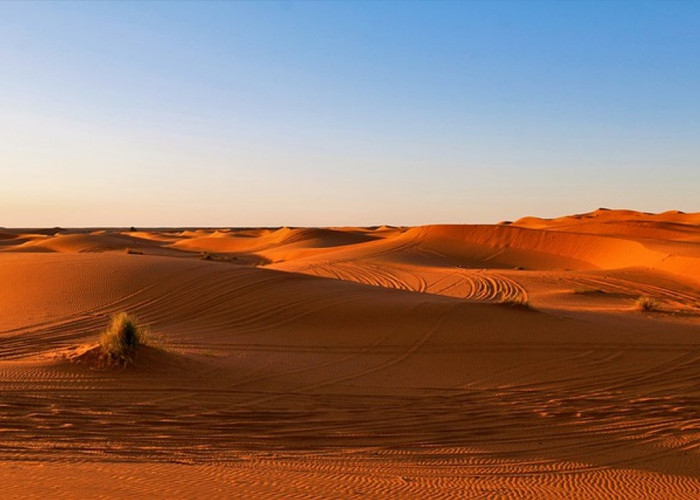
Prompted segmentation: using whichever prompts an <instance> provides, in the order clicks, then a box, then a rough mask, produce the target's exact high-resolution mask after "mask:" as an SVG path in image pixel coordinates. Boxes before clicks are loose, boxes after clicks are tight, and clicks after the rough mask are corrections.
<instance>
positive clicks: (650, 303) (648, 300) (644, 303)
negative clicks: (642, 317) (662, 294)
mask: <svg viewBox="0 0 700 500" xmlns="http://www.w3.org/2000/svg"><path fill="white" fill-rule="evenodd" d="M635 306H636V308H637V311H646V312H649V311H658V310H659V302H658V301H657V300H656V299H654V298H652V297H648V296H644V297H639V298H638V299H637V301H636V302H635Z"/></svg>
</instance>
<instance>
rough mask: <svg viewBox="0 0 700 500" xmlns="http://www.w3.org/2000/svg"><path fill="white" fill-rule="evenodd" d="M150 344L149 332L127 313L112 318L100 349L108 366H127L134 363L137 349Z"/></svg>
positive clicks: (102, 338) (102, 337)
mask: <svg viewBox="0 0 700 500" xmlns="http://www.w3.org/2000/svg"><path fill="white" fill-rule="evenodd" d="M148 342H149V333H148V330H147V329H146V328H145V327H143V326H141V325H140V324H139V323H138V321H137V320H136V318H134V317H133V316H131V315H130V314H127V313H124V312H123V313H119V314H115V315H114V316H112V321H111V322H110V324H109V327H108V328H107V330H106V331H105V332H104V333H103V334H102V336H101V337H100V347H101V348H102V353H103V356H104V357H105V358H106V360H107V362H108V364H111V365H119V366H126V365H130V364H132V363H133V362H134V357H135V354H136V348H137V347H138V346H139V345H145V344H148Z"/></svg>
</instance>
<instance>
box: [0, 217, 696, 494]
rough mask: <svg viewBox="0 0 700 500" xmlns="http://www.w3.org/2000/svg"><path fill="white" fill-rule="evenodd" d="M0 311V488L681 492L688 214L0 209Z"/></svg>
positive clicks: (691, 404) (692, 453) (687, 393)
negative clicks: (135, 343)
mask: <svg viewBox="0 0 700 500" xmlns="http://www.w3.org/2000/svg"><path fill="white" fill-rule="evenodd" d="M640 297H648V298H649V299H650V301H649V303H650V304H651V306H650V308H649V310H643V309H641V308H640V307H639V305H638V299H639V298H640ZM0 304H2V310H1V314H0V461H2V466H1V467H0V485H2V494H1V496H2V497H4V498H12V497H30V498H31V497H34V498H63V497H67V498H77V497H80V498H84V497H85V496H90V497H124V496H130V497H153V496H156V497H168V498H190V497H192V498H210V497H246V498H250V497H276V498H299V497H309V496H311V497H333V498H352V497H370V498H386V497H406V498H428V497H430V498H433V497H434V498H440V497H456V496H462V497H480V498H481V497H483V498H502V497H515V498H518V497H526V498H543V497H554V498H611V497H620V498H625V497H628V498H642V497H645V498H650V497H651V498H698V497H699V496H700V213H693V214H685V213H680V212H666V213H662V214H645V213H638V212H632V211H624V210H605V209H600V210H597V211H595V212H592V213H589V214H581V215H575V216H569V217H562V218H558V219H551V220H548V219H539V218H535V217H526V218H523V219H520V220H517V221H513V222H504V223H501V224H497V225H451V226H448V225H435V226H421V227H410V228H407V227H401V228H399V227H388V226H381V227H372V228H347V227H343V228H287V227H283V228H246V229H240V228H239V229H231V228H218V229H162V228H135V229H134V230H131V229H128V228H127V229H62V228H52V229H48V230H47V229H3V228H0ZM122 311H125V312H129V313H131V314H134V315H136V316H137V317H138V318H139V319H140V320H141V321H142V322H143V323H144V324H146V325H148V327H149V328H150V330H151V332H152V336H153V338H154V341H153V342H152V344H151V345H150V346H142V347H140V348H139V350H138V351H137V355H136V357H135V361H134V364H133V365H130V366H127V367H105V366H102V365H98V364H95V363H94V362H93V361H94V360H93V358H92V357H91V356H90V355H89V354H90V353H91V352H93V350H94V349H95V346H96V343H97V339H98V337H99V334H100V332H101V331H102V330H104V329H105V327H106V326H107V324H108V322H109V318H110V317H111V316H112V315H113V314H115V313H119V312H122Z"/></svg>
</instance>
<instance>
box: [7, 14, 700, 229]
mask: <svg viewBox="0 0 700 500" xmlns="http://www.w3.org/2000/svg"><path fill="white" fill-rule="evenodd" d="M699 24H700V3H698V2H663V3H661V2H634V3H632V2H630V3H626V2H541V1H538V2H534V1H533V2H465V3H460V2H442V3H428V2H384V3H382V2H348V3H341V2H333V3H330V2H329V3H320V2H319V3H305V2H250V3H245V2H241V3H208V2H196V3H195V2H191V3H187V2H178V3H151V2H138V3H118V2H109V3H107V2H105V3H101V2H100V3H81V2H56V3H48V2H46V3H44V2H21V3H20V2H4V3H2V4H0V68H2V69H1V70H0V71H1V72H2V73H1V76H2V78H0V110H2V111H1V112H0V137H2V139H0V165H1V169H0V173H1V174H2V176H1V177H0V180H1V182H0V186H2V188H0V213H1V214H2V215H1V216H0V226H4V227H54V226H61V227H129V226H132V225H133V226H137V227H138V226H141V227H195V226H198V227H216V226H221V227H244V226H245V227H259V226H271V227H278V226H344V225H348V226H350V225H354V226H371V225H380V224H392V225H403V226H407V225H421V224H431V223H494V222H498V221H501V220H514V219H517V218H520V217H523V216H528V215H533V216H540V217H556V216H563V215H567V214H573V213H582V212H588V211H591V210H594V209H595V208H597V207H608V208H628V209H633V210H639V211H647V212H663V211H667V210H683V211H686V212H694V211H698V210H700V206H699V205H698V192H699V189H698V188H699V187H700V168H699V166H700V143H699V142H698V137H700V65H698V64H697V54H699V53H700V32H698V30H697V26H698V25H699Z"/></svg>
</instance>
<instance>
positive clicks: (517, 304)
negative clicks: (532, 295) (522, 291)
mask: <svg viewBox="0 0 700 500" xmlns="http://www.w3.org/2000/svg"><path fill="white" fill-rule="evenodd" d="M498 303H499V304H502V305H505V306H508V307H514V308H517V309H525V310H528V311H532V310H533V307H532V305H530V302H529V301H528V300H527V298H525V297H522V296H521V297H514V298H507V299H501V300H500V301H499V302H498Z"/></svg>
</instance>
